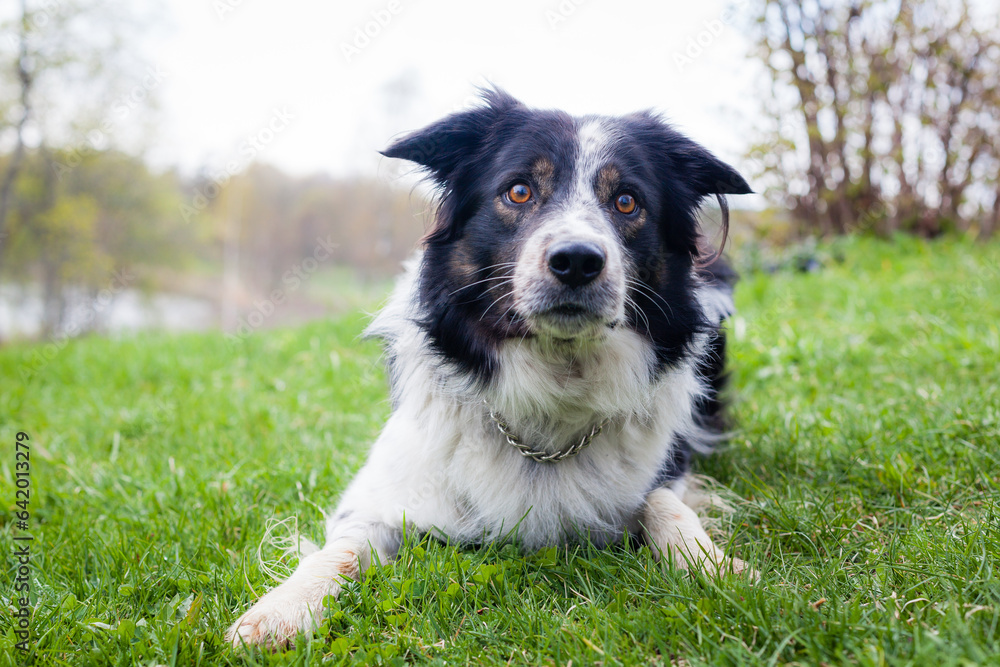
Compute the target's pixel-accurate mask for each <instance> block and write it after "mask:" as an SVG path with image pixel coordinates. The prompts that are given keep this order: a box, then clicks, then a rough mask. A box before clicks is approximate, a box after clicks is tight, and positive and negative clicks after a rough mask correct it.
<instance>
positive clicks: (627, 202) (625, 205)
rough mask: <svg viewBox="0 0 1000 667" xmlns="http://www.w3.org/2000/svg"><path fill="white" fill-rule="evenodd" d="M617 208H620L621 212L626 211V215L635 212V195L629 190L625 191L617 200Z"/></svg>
mask: <svg viewBox="0 0 1000 667" xmlns="http://www.w3.org/2000/svg"><path fill="white" fill-rule="evenodd" d="M615 208H616V209H618V212H619V213H624V214H625V215H628V214H629V213H633V212H635V197H633V196H632V195H630V194H629V193H627V192H623V193H622V194H620V195H618V199H616V200H615Z"/></svg>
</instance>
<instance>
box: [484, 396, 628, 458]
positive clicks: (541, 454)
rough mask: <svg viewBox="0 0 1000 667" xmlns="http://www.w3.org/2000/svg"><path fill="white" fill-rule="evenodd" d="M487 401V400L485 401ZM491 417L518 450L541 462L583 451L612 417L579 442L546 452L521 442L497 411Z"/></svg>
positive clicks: (491, 413)
mask: <svg viewBox="0 0 1000 667" xmlns="http://www.w3.org/2000/svg"><path fill="white" fill-rule="evenodd" d="M484 402H485V401H484ZM490 419H492V420H493V423H495V424H496V425H497V429H498V430H499V431H500V432H501V433H503V435H504V437H505V438H507V442H509V443H510V444H511V445H512V446H513V447H514V448H515V449H517V451H519V452H520V453H521V456H524V457H526V458H529V459H532V460H534V461H538V462H539V463H557V462H559V461H562V460H564V459H568V458H572V457H574V456H576V455H577V454H579V453H580V452H581V451H583V448H584V447H586V446H587V445H589V444H590V441H591V440H593V439H594V437H595V436H597V435H599V434H600V433H601V431H603V430H604V427H605V426H607V425H608V422H609V421H611V418H610V417H608V418H607V419H605V420H604V421H602V422H601V423H599V424H595V425H594V427H593V428H592V429H590V433H588V434H587V435H585V436H583V437H582V438H580V441H579V442H576V443H573V444H571V445H570V446H569V447H567V448H566V449H562V450H559V451H556V452H551V453H550V452H545V451H542V450H539V449H532V448H531V446H530V445H526V444H524V443H523V442H521V439H520V438H519V437H517V435H515V434H514V433H513V432H512V431H511V430H510V427H509V426H508V425H507V422H505V421H504V420H503V418H502V417H500V416H499V415H497V413H496V412H494V411H493V410H490Z"/></svg>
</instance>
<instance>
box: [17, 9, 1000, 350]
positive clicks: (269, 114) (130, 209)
mask: <svg viewBox="0 0 1000 667" xmlns="http://www.w3.org/2000/svg"><path fill="white" fill-rule="evenodd" d="M998 15H1000V6H998V4H997V2H996V0H968V1H965V0H918V1H908V0H899V1H883V0H867V1H860V0H858V1H855V0H818V1H815V0H813V1H799V0H737V1H735V2H725V1H723V0H704V1H703V2H699V3H683V4H682V3H656V2H652V1H649V2H639V1H635V0H627V1H622V0H616V1H615V2H612V1H611V0H543V1H541V2H509V3H504V4H499V3H497V4H493V3H468V2H466V3H461V2H458V0H373V1H364V2H355V3H325V2H320V1H319V0H287V1H285V2H281V3H278V2H273V1H270V2H269V1H267V0H161V1H160V2H139V1H138V0H4V2H3V3H2V4H0V30H2V31H0V341H9V340H16V339H42V340H44V339H50V340H55V341H57V340H61V339H65V338H67V337H72V336H79V335H82V334H86V333H90V332H116V331H127V330H136V329H144V328H167V329H172V330H184V329H208V328H222V329H223V330H225V331H226V332H227V333H229V334H231V335H233V336H245V335H248V334H249V333H251V332H252V331H254V330H257V329H260V328H268V327H273V326H278V325H283V324H287V323H293V322H301V321H304V320H307V319H312V318H317V317H325V316H329V315H330V314H334V313H337V312H342V311H344V310H347V309H354V308H358V307H371V306H372V305H373V304H375V303H377V301H378V300H379V299H380V298H381V297H382V296H383V295H384V294H385V292H386V291H387V289H388V286H389V284H390V281H391V277H392V276H393V275H394V274H395V273H397V272H398V270H399V266H400V262H401V261H402V260H403V259H404V258H405V257H406V256H407V255H408V254H409V253H410V252H411V251H412V250H413V248H414V247H415V244H416V242H417V239H419V237H420V236H421V234H422V233H423V230H424V227H425V225H426V224H427V223H428V221H429V218H430V215H431V211H432V204H431V202H432V199H431V198H432V194H433V193H432V192H430V191H429V190H428V189H427V188H426V187H425V186H424V185H422V184H421V182H420V180H419V177H418V175H417V174H415V173H413V171H412V167H411V166H409V165H405V164H396V163H395V162H396V161H392V160H385V159H382V158H381V157H380V156H379V154H378V151H379V149H381V148H383V147H385V146H386V145H387V144H388V143H389V142H390V141H391V139H392V138H393V137H396V136H399V135H400V134H402V133H404V132H407V131H410V130H413V129H416V128H418V127H421V126H423V125H425V124H427V123H429V122H432V121H433V120H435V119H437V118H438V117H440V116H442V115H444V114H447V113H449V112H452V111H456V110H459V109H462V108H464V107H466V106H468V105H471V104H475V103H476V86H481V85H486V84H489V83H492V84H495V85H498V86H501V87H503V88H505V89H507V90H508V91H509V92H511V93H512V94H514V95H515V96H517V97H519V98H521V99H522V100H523V101H524V102H526V103H527V104H529V105H531V106H538V107H558V108H562V109H565V110H567V111H569V112H571V113H577V114H582V113H625V112H629V111H634V110H637V109H645V108H652V109H656V110H658V111H660V112H662V113H663V114H664V115H665V116H666V117H667V118H668V119H669V120H670V121H671V122H672V123H674V124H675V125H676V126H677V127H678V128H679V129H680V130H682V131H683V132H685V133H687V134H688V135H690V136H691V137H693V138H694V139H696V140H697V141H699V142H700V143H702V144H704V145H706V146H707V147H709V148H710V149H711V150H713V151H714V152H716V153H717V154H719V155H720V156H722V157H723V158H724V159H726V160H728V161H730V162H732V163H733V164H734V165H736V166H737V167H738V168H739V169H740V171H741V172H743V173H744V174H745V175H746V176H747V177H748V179H749V180H750V182H751V184H752V185H753V187H754V189H755V190H756V191H757V193H758V194H757V195H754V196H751V197H739V198H734V199H733V200H732V201H731V202H730V204H731V206H732V207H733V209H734V210H733V216H732V217H733V234H734V241H733V242H734V244H736V246H737V251H736V252H735V253H734V254H735V255H736V256H737V258H738V261H739V263H740V264H741V266H742V267H743V268H744V270H758V269H760V270H773V269H774V268H775V267H778V266H781V265H782V264H783V263H787V262H794V263H795V264H796V266H797V267H798V269H800V270H809V269H810V268H811V267H812V266H813V265H814V264H815V263H817V262H820V261H822V258H816V257H813V256H812V255H811V254H810V252H809V247H810V243H811V242H812V241H813V240H815V239H820V238H824V237H832V236H838V235H844V234H870V235H879V236H883V237H886V238H899V236H900V235H917V236H921V237H937V236H941V235H951V236H968V237H975V238H976V239H980V240H982V241H983V242H987V240H988V239H990V238H991V237H992V236H993V235H994V234H995V230H997V228H998V223H1000V147H998V144H997V141H996V138H997V137H998V136H1000V86H998V83H1000V25H998V24H1000V18H998ZM706 217H707V218H708V219H713V218H716V219H717V212H713V211H712V210H710V209H708V210H706Z"/></svg>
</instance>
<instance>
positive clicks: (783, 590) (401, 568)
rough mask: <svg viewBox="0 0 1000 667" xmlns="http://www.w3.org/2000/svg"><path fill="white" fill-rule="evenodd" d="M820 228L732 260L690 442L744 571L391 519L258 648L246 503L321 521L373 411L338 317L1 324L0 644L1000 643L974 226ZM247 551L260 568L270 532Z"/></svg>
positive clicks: (340, 651) (253, 521)
mask: <svg viewBox="0 0 1000 667" xmlns="http://www.w3.org/2000/svg"><path fill="white" fill-rule="evenodd" d="M823 251H824V253H825V255H824V256H825V257H827V258H828V259H829V258H833V257H842V258H843V261H842V262H839V263H838V261H836V260H833V259H829V261H828V263H827V265H826V266H825V267H824V268H823V269H822V270H820V271H818V272H815V273H809V274H802V273H795V272H793V271H779V272H777V273H774V274H770V275H767V274H757V275H753V276H748V277H746V278H745V279H744V281H743V282H742V283H741V286H740V287H739V290H738V305H739V307H740V313H741V314H740V316H739V318H738V319H736V320H735V321H734V323H733V325H732V329H733V333H734V340H733V345H732V352H731V361H732V366H733V368H734V390H733V398H734V399H735V400H736V407H735V417H736V422H737V425H738V430H737V431H736V432H735V434H734V436H733V439H732V441H731V446H730V449H729V451H728V452H727V453H726V454H725V455H723V456H719V457H715V458H713V459H710V460H707V461H704V462H703V463H702V465H701V470H702V471H703V472H706V473H708V474H710V475H712V476H714V477H715V478H717V479H718V480H719V481H720V482H721V483H722V484H724V485H725V486H727V487H728V488H730V489H731V490H732V492H733V494H734V495H735V497H736V498H738V499H739V501H738V503H737V505H736V510H735V512H734V513H733V514H732V515H731V516H730V517H729V518H728V520H727V521H726V523H725V530H726V532H727V534H728V535H729V539H730V545H729V548H730V549H731V550H733V551H734V552H735V553H736V554H738V555H739V556H740V557H742V558H743V559H745V560H748V561H750V562H751V563H752V564H753V565H754V566H755V567H756V568H757V569H758V570H760V572H761V579H760V580H759V581H758V582H752V581H748V580H747V579H744V578H728V579H723V580H719V581H716V580H713V579H711V578H706V577H704V576H692V575H689V574H686V573H684V572H680V571H663V570H661V569H660V568H659V567H658V566H657V565H655V564H654V563H653V562H652V560H651V557H650V554H649V551H648V550H647V549H645V548H639V549H632V548H627V547H618V548H612V549H608V550H605V551H596V550H594V549H592V548H588V547H586V546H582V547H572V548H569V549H566V548H560V549H549V550H545V551H542V552H540V553H536V554H530V555H528V556H521V555H519V554H518V553H516V551H515V550H514V549H513V548H512V547H504V548H503V549H496V548H492V547H487V548H482V549H477V550H468V549H455V548H452V547H448V546H444V545H441V544H438V543H436V542H432V541H427V540H415V539H412V538H411V539H409V540H408V541H407V543H406V544H405V545H404V548H403V550H402V551H401V554H400V557H399V559H398V561H396V562H395V563H393V564H390V565H385V566H382V567H375V568H373V569H372V570H371V571H370V572H369V574H368V577H367V578H366V579H365V580H364V581H363V582H362V583H360V584H357V585H353V586H349V587H348V589H347V590H346V591H345V593H344V595H343V596H342V597H341V599H340V600H339V601H337V602H336V603H335V604H334V606H333V607H332V609H331V612H330V618H329V620H328V622H327V625H326V626H325V628H324V630H325V631H324V633H323V634H322V635H321V636H320V637H318V638H315V639H313V640H311V641H303V642H299V646H298V647H297V648H296V649H295V650H293V651H290V652H287V653H279V654H276V655H270V654H260V653H257V654H254V655H252V656H249V657H248V656H246V655H245V654H243V653H242V652H238V651H233V650H231V649H230V648H229V647H227V646H226V645H225V644H224V642H223V638H222V635H223V632H224V630H225V628H226V627H227V626H228V625H229V624H230V623H231V622H232V620H233V619H234V618H235V612H236V611H237V610H242V609H244V608H245V607H246V606H247V605H248V604H249V603H250V601H251V600H253V599H254V598H255V597H256V596H257V595H259V594H260V593H261V592H262V591H263V590H265V589H266V588H267V587H268V586H271V585H273V580H272V579H271V578H269V576H268V575H267V573H266V569H267V567H265V565H264V564H262V562H261V560H260V558H259V557H258V547H259V546H260V545H261V544H262V542H264V536H265V532H266V530H267V527H268V523H269V521H271V520H273V519H275V518H277V519H285V518H288V517H298V519H299V526H300V528H301V530H302V532H303V533H304V534H305V535H306V536H308V537H311V538H312V539H314V540H321V537H322V535H321V530H322V520H321V515H320V508H329V507H331V506H332V505H333V503H334V502H335V501H336V499H337V496H338V493H339V492H340V491H341V490H342V489H343V488H344V486H345V485H346V484H347V483H348V481H349V480H350V478H351V476H352V474H353V473H354V472H355V471H356V470H357V468H358V467H359V466H360V465H361V464H362V462H363V460H364V456H365V451H366V446H367V444H368V443H369V442H371V440H372V438H374V436H375V435H376V433H377V432H378V429H379V427H380V425H381V424H382V422H383V421H384V419H385V417H386V416H387V414H388V411H389V406H388V403H387V400H386V390H385V379H384V376H383V374H382V371H381V369H380V367H379V363H378V356H379V352H378V347H377V346H376V345H375V344H373V343H369V342H362V341H359V340H358V339H357V336H358V334H359V332H360V331H361V329H362V327H363V325H364V318H363V317H362V316H361V315H356V316H351V317H347V318H345V319H341V320H339V321H335V322H324V323H316V324H312V325H309V326H305V327H302V328H298V329H295V330H275V331H266V332H258V333H255V334H254V335H252V336H251V337H250V338H249V339H248V340H247V341H246V342H244V343H241V344H238V345H232V344H230V343H228V342H227V341H226V340H225V339H224V338H223V337H222V336H221V335H219V334H199V335H184V336H167V335H150V334H143V335H140V336H137V337H134V338H126V339H120V340H108V339H102V338H88V339H85V340H79V341H73V342H71V343H70V344H68V345H66V346H65V347H63V348H56V347H55V346H50V347H49V348H45V347H44V346H36V347H28V346H14V347H8V348H5V349H2V350H0V376H2V378H3V381H2V382H3V386H2V393H0V440H2V442H3V443H5V444H4V447H3V450H2V451H3V452H4V454H3V455H2V458H0V498H2V499H3V502H4V506H5V509H7V510H8V511H6V512H4V513H3V516H2V518H0V526H2V527H0V541H2V547H0V548H2V551H3V553H4V554H5V560H4V565H5V566H4V568H3V569H2V576H0V590H2V591H3V592H4V601H5V603H6V604H5V605H3V608H2V610H0V663H3V664H12V663H20V662H25V661H28V660H33V661H34V662H35V663H36V664H43V665H49V664H72V665H79V664H95V665H133V664H149V665H154V664H169V665H174V664H177V665H191V664H307V663H313V662H319V661H320V660H326V661H328V662H329V663H330V664H338V663H341V662H344V663H351V662H355V663H362V662H382V663H384V664H400V663H403V662H404V661H406V662H437V663H439V664H443V663H444V662H448V663H451V664H464V663H470V662H471V663H487V664H506V663H508V662H511V663H540V664H558V665H565V664H567V663H568V662H569V661H570V660H572V661H573V664H574V665H584V664H594V663H598V662H600V663H603V664H605V665H611V664H637V663H642V664H647V663H653V664H656V663H659V664H671V663H674V664H687V665H736V664H789V663H798V664H803V665H818V664H822V663H826V664H830V665H835V664H844V663H855V664H863V665H879V664H891V665H902V664H912V665H935V666H938V665H941V666H943V665H953V664H954V665H964V664H1000V573H998V567H1000V492H998V491H1000V389H998V387H1000V324H998V323H1000V252H998V248H997V246H993V247H983V246H974V245H972V244H966V243H963V242H956V241H949V242H939V243H934V244H928V243H924V242H919V241H914V240H911V239H900V240H899V241H898V243H897V244H896V245H888V244H885V243H882V242H877V241H872V240H857V239H852V240H846V241H843V242H840V243H839V244H838V245H836V246H824V247H823ZM46 352H48V353H50V354H52V356H53V358H52V359H51V360H50V361H44V354H45V353H46ZM25 368H33V369H35V371H36V372H34V374H33V376H32V377H31V378H30V379H28V380H22V379H21V372H22V370H23V369H25ZM20 430H23V431H26V432H28V433H29V434H30V435H31V438H32V440H31V442H32V443H33V449H32V466H33V467H32V485H33V486H32V496H31V519H30V521H31V529H30V532H31V534H33V535H34V537H35V541H34V543H33V545H32V558H33V560H32V568H33V579H32V582H33V596H34V597H33V604H34V614H33V617H32V631H33V637H32V639H31V646H32V648H31V653H30V655H23V654H20V653H16V652H15V650H14V647H13V646H14V642H15V638H14V634H13V631H12V628H11V623H12V616H11V614H12V612H13V610H14V608H15V602H14V598H15V596H14V594H13V592H12V591H13V584H14V577H15V566H14V564H13V561H12V559H11V558H9V557H6V555H7V554H10V553H12V551H13V549H14V542H13V536H14V535H15V534H19V533H18V532H17V531H15V530H14V526H13V510H14V509H15V508H14V501H15V498H14V479H15V476H14V475H15V471H14V444H13V443H14V439H15V434H16V433H17V432H18V431H20ZM278 532H279V533H280V530H279V531H278ZM286 533H287V531H286ZM261 554H262V556H263V558H264V560H265V562H266V563H267V564H268V567H274V566H275V563H274V562H273V561H276V560H277V559H278V558H279V556H280V551H279V550H278V549H277V548H276V547H273V546H270V545H268V544H267V543H266V542H264V546H263V547H262V548H261ZM285 565H290V563H286V564H285ZM99 624H100V625H99Z"/></svg>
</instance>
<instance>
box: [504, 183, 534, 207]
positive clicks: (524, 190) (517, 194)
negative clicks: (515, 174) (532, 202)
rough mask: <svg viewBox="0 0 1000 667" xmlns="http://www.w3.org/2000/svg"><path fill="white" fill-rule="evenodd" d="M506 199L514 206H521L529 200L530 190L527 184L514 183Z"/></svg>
mask: <svg viewBox="0 0 1000 667" xmlns="http://www.w3.org/2000/svg"><path fill="white" fill-rule="evenodd" d="M507 198H508V199H510V200H511V201H512V202H514V203H515V204H523V203H524V202H526V201H528V200H529V199H531V188H530V187H528V184H527V183H515V184H514V185H512V186H511V188H510V190H508V191H507Z"/></svg>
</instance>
